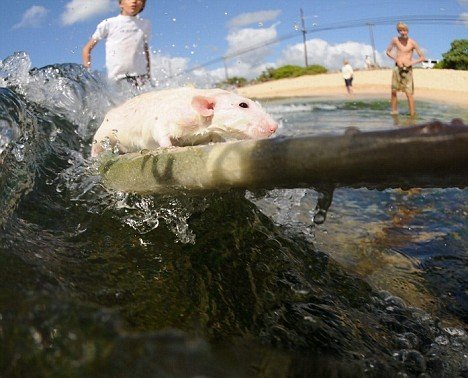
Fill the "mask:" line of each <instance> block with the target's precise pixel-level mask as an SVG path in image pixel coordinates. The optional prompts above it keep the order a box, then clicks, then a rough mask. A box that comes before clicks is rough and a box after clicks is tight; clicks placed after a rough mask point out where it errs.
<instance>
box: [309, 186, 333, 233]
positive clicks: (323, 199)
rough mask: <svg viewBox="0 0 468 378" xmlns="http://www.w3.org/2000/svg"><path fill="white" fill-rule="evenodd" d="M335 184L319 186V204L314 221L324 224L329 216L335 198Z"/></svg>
mask: <svg viewBox="0 0 468 378" xmlns="http://www.w3.org/2000/svg"><path fill="white" fill-rule="evenodd" d="M334 190H335V188H334V187H333V186H326V187H322V188H318V198H317V206H316V207H315V211H314V218H313V220H314V223H315V224H322V223H323V222H325V220H326V218H327V211H328V208H329V207H330V205H331V203H332V200H333V191H334Z"/></svg>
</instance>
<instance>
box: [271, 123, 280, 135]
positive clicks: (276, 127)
mask: <svg viewBox="0 0 468 378" xmlns="http://www.w3.org/2000/svg"><path fill="white" fill-rule="evenodd" d="M269 130H270V133H271V134H273V133H274V132H276V130H278V124H277V123H276V122H271V123H270V125H269Z"/></svg>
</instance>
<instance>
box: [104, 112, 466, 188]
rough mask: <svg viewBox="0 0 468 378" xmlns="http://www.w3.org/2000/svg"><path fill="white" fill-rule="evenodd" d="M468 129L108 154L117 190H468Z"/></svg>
mask: <svg viewBox="0 0 468 378" xmlns="http://www.w3.org/2000/svg"><path fill="white" fill-rule="evenodd" d="M467 146H468V127H467V126H465V125H463V124H462V123H461V122H456V121H455V122H452V124H442V123H440V122H432V123H427V124H422V125H419V126H414V127H408V128H404V129H397V130H388V131H373V132H360V131H359V130H358V129H354V128H353V129H348V130H347V131H346V132H345V133H344V135H338V136H337V135H333V136H329V135H323V136H309V137H290V138H282V137H278V138H272V139H262V140H247V141H236V142H225V143H215V144H209V145H199V146H189V147H177V148H170V149H159V150H153V151H149V150H144V151H141V152H138V153H128V154H124V155H120V156H116V155H111V154H104V155H103V156H102V157H101V158H100V159H101V165H100V172H101V174H102V177H103V181H104V183H105V185H106V186H107V187H108V188H110V189H113V190H117V191H122V192H132V193H140V194H148V193H155V194H157V193H166V194H167V193H172V192H177V191H181V190H183V191H188V192H199V191H211V190H228V189H233V188H237V189H273V188H303V187H318V188H322V187H330V186H331V187H342V186H346V187H367V188H409V187H465V186H466V185H467V182H468V175H467V173H468V164H466V163H467V161H468V148H467Z"/></svg>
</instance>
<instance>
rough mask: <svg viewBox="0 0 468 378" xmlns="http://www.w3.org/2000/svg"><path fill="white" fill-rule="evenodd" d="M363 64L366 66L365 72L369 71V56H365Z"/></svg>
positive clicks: (370, 66) (370, 65)
mask: <svg viewBox="0 0 468 378" xmlns="http://www.w3.org/2000/svg"><path fill="white" fill-rule="evenodd" d="M364 64H365V65H366V70H370V69H371V68H372V62H371V60H370V56H369V55H366V58H365V59H364Z"/></svg>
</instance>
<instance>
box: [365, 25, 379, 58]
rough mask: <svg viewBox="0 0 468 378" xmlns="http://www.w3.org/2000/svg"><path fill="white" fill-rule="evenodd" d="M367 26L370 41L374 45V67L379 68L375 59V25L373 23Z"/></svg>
mask: <svg viewBox="0 0 468 378" xmlns="http://www.w3.org/2000/svg"><path fill="white" fill-rule="evenodd" d="M367 25H368V26H369V35H370V40H371V45H372V56H373V58H374V67H377V60H376V58H375V42H374V31H373V30H372V27H373V26H374V24H373V23H371V22H368V23H367Z"/></svg>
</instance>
